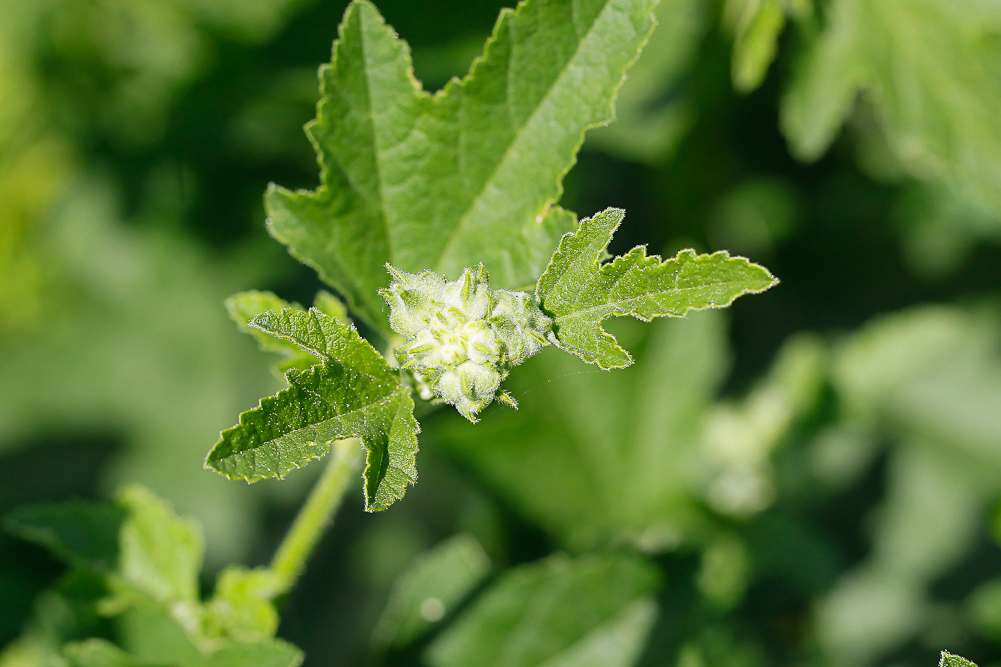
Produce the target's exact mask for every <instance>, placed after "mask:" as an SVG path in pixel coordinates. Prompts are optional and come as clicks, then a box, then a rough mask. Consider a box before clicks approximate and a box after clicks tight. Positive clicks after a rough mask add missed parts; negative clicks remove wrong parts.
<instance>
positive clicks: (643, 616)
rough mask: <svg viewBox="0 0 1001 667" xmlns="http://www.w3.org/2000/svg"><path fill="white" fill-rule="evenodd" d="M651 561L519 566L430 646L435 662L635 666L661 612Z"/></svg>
mask: <svg viewBox="0 0 1001 667" xmlns="http://www.w3.org/2000/svg"><path fill="white" fill-rule="evenodd" d="M656 585H657V573H656V571H655V570H654V569H653V568H652V567H651V566H650V564H649V563H647V562H645V561H643V560H641V559H638V558H635V557H631V556H584V557H581V558H577V559H574V560H571V559H568V558H566V557H563V556H555V557H552V558H548V559H546V560H545V561H542V562H541V563H533V564H531V565H524V566H521V567H517V568H513V569H511V570H509V571H508V572H506V573H505V574H504V575H503V576H502V577H501V578H500V579H499V580H498V581H497V583H495V584H494V585H493V586H492V587H491V588H490V589H489V590H488V591H487V592H486V593H484V594H483V596H481V597H480V598H479V599H478V600H476V602H475V603H474V604H473V605H472V606H471V607H470V608H469V609H468V610H467V611H466V612H465V613H464V614H463V615H462V616H461V617H460V618H459V619H458V621H456V623H455V624H454V625H452V626H451V627H450V628H449V629H448V630H447V631H446V632H445V633H444V634H443V635H442V636H441V637H439V638H438V639H437V640H436V641H435V642H434V643H433V644H432V645H431V646H430V648H429V650H428V653H427V657H428V658H429V660H428V662H430V664H431V665H432V666H433V667H465V666H466V665H480V666H482V667H495V666H496V667H500V666H503V667H536V666H537V665H545V666H546V667H557V666H559V667H569V666H570V665H573V666H575V667H592V666H593V667H599V666H601V667H630V665H632V664H633V663H634V662H635V660H636V658H637V657H639V652H640V650H641V649H642V646H643V642H644V641H645V639H646V635H647V632H648V631H649V629H650V627H651V624H652V622H653V619H654V616H655V615H656V605H655V604H654V603H653V601H652V600H651V599H650V598H649V597H648V596H649V595H650V593H652V592H653V589H654V588H655V587H656Z"/></svg>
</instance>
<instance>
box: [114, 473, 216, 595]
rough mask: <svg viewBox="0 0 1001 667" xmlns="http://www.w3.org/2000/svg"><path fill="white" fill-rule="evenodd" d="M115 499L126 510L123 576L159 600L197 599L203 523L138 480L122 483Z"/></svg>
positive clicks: (138, 588) (122, 548) (202, 547)
mask: <svg viewBox="0 0 1001 667" xmlns="http://www.w3.org/2000/svg"><path fill="white" fill-rule="evenodd" d="M116 500H117V503H118V505H119V507H121V508H123V509H124V510H125V511H126V513H127V518H126V519H125V522H124V523H123V524H122V530H121V536H120V540H121V541H120V545H121V547H120V549H121V551H120V557H119V574H120V576H121V578H122V579H123V581H124V582H125V583H126V584H127V585H128V586H130V587H132V588H134V589H136V590H138V591H141V592H142V593H144V594H146V595H148V596H149V597H150V598H152V599H153V600H156V601H158V602H173V601H196V600H198V573H199V571H200V570H201V567H202V553H203V550H204V546H203V538H202V531H201V529H200V528H199V527H198V524H196V523H195V522H194V521H191V520H190V519H182V518H180V517H178V516H177V515H176V514H174V512H173V510H172V509H171V508H170V506H169V505H167V503H166V502H164V501H163V500H160V499H159V498H157V497H156V496H154V495H153V494H152V493H150V492H149V491H148V490H146V489H144V488H143V487H141V486H138V485H132V486H127V487H125V488H123V489H121V490H120V491H119V492H118V493H117V494H116Z"/></svg>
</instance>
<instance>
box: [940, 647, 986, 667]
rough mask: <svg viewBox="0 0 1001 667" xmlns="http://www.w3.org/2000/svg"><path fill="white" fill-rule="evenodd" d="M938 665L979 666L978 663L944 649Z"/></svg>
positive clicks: (942, 666)
mask: <svg viewBox="0 0 1001 667" xmlns="http://www.w3.org/2000/svg"><path fill="white" fill-rule="evenodd" d="M938 667H977V665H976V663H974V662H972V661H970V660H967V659H966V658H961V657H959V656H958V655H953V654H952V653H949V652H948V651H942V657H941V659H940V660H939V662H938Z"/></svg>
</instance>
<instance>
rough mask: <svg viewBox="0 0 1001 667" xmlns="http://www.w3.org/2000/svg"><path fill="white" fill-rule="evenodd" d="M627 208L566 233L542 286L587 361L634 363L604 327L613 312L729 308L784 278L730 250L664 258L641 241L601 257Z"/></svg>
mask: <svg viewBox="0 0 1001 667" xmlns="http://www.w3.org/2000/svg"><path fill="white" fill-rule="evenodd" d="M624 215H625V212H624V211H622V210H621V209H614V208H609V209H606V210H604V211H602V212H601V213H599V214H597V215H595V216H593V217H591V218H587V219H585V220H582V221H581V223H580V227H579V228H578V229H577V230H576V231H574V232H570V233H568V234H566V235H565V236H564V237H563V238H562V239H561V240H560V246H559V249H558V250H557V251H556V253H555V254H554V255H553V258H552V260H551V261H550V262H549V266H548V267H547V268H546V272H545V273H544V274H542V277H541V278H539V283H538V287H537V288H536V295H537V297H538V299H539V302H540V303H541V305H542V309H543V310H544V311H545V312H546V313H547V314H548V315H550V316H552V317H553V320H554V323H553V330H554V332H555V334H556V339H557V341H558V342H557V344H558V345H559V346H560V347H561V348H562V349H564V350H566V351H567V352H570V353H572V354H575V355H577V356H578V357H580V358H581V359H583V360H584V361H586V362H588V363H592V364H597V365H598V366H599V367H601V368H603V369H606V370H608V369H611V368H624V367H626V366H628V365H630V364H631V363H632V362H633V359H632V357H631V356H630V355H629V353H628V352H626V351H625V350H624V349H622V347H620V346H619V344H618V343H617V342H616V340H615V337H614V336H612V335H611V334H609V333H607V332H605V331H604V330H603V329H602V327H601V323H602V322H603V321H604V320H606V319H608V318H609V317H614V316H620V317H621V316H624V315H631V316H633V317H635V318H638V319H640V320H644V321H649V320H651V319H653V318H654V317H665V316H666V317H684V316H685V315H686V314H687V313H688V312H689V311H692V310H705V309H707V308H725V307H726V306H729V305H730V304H731V303H733V300H734V299H736V298H737V297H739V296H741V295H743V294H756V293H758V292H763V291H765V290H767V289H768V288H770V287H772V286H773V285H775V284H776V283H777V282H778V281H777V280H776V279H775V277H774V276H772V274H770V273H769V272H768V270H767V269H765V268H764V267H761V266H758V265H757V264H752V263H751V262H749V261H748V260H746V259H744V258H743V257H730V255H729V253H727V252H726V251H720V252H717V253H714V254H712V255H696V254H695V251H693V250H683V251H681V252H680V253H678V255H677V257H674V258H673V259H668V260H661V258H660V257H658V256H657V255H650V256H648V255H647V254H646V249H645V248H643V247H641V246H638V247H636V248H633V249H632V250H630V251H629V252H628V253H626V254H625V255H622V256H619V257H616V258H615V259H614V260H612V261H610V262H607V263H604V264H602V263H601V262H602V259H603V256H604V254H605V253H606V250H605V249H606V248H607V246H608V243H609V241H611V239H612V234H613V233H614V232H615V230H616V229H617V228H618V226H619V224H620V223H621V222H622V218H623V216H624Z"/></svg>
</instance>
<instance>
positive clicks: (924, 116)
mask: <svg viewBox="0 0 1001 667" xmlns="http://www.w3.org/2000/svg"><path fill="white" fill-rule="evenodd" d="M826 14H827V21H826V26H825V29H824V31H823V33H821V34H820V35H819V37H817V38H816V39H815V40H814V42H813V44H812V45H811V47H810V48H809V50H808V51H807V53H806V55H805V56H804V58H803V59H802V61H801V62H800V63H799V66H798V68H797V73H796V76H795V77H794V79H793V81H792V84H791V86H790V88H789V90H788V92H787V94H786V95H785V98H784V100H783V103H782V109H781V112H782V114H781V115H782V127H783V130H784V132H785V134H786V136H787V137H788V139H789V142H790V145H791V147H792V149H793V151H794V152H795V153H796V154H797V155H798V156H799V157H801V158H803V159H807V160H814V159H817V158H818V157H820V156H821V155H822V154H823V153H824V152H825V151H826V150H827V148H828V146H829V145H830V144H831V142H832V141H833V140H834V139H835V137H836V136H837V133H838V130H839V128H840V127H841V126H842V124H843V123H844V122H845V120H846V118H847V117H848V116H849V114H850V113H851V111H852V109H853V104H854V101H855V98H856V95H857V93H859V92H860V91H864V92H865V93H866V95H865V99H866V100H867V101H870V102H871V103H872V104H873V105H874V107H875V109H876V112H877V114H878V118H879V121H880V125H881V126H882V128H883V129H884V131H885V133H886V138H887V141H888V143H889V145H890V147H891V148H892V151H893V153H894V154H895V155H896V156H897V159H899V160H900V161H901V162H902V163H903V165H904V166H905V168H906V169H907V171H908V172H909V173H910V174H911V175H912V176H915V177H917V178H919V179H923V180H927V179H929V178H932V179H936V180H939V181H942V182H945V183H946V184H948V185H949V186H950V187H952V188H953V189H955V190H956V191H958V192H961V193H963V194H964V195H965V196H967V197H969V198H971V199H972V200H973V201H974V202H978V203H980V204H981V205H985V206H987V207H989V208H991V209H992V210H993V211H994V212H995V214H1001V170H999V169H998V168H997V165H998V164H1001V116H999V115H998V114H997V109H998V108H1001V79H999V78H998V76H997V69H996V62H997V58H998V55H999V52H1001V50H999V48H998V37H999V36H1001V13H999V12H998V11H997V10H996V8H995V7H994V5H993V3H985V2H980V1H979V0H922V1H921V2H914V1H913V0H884V1H881V2H872V1H870V0H835V1H834V2H832V3H831V5H830V7H829V8H828V10H827V12H826Z"/></svg>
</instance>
